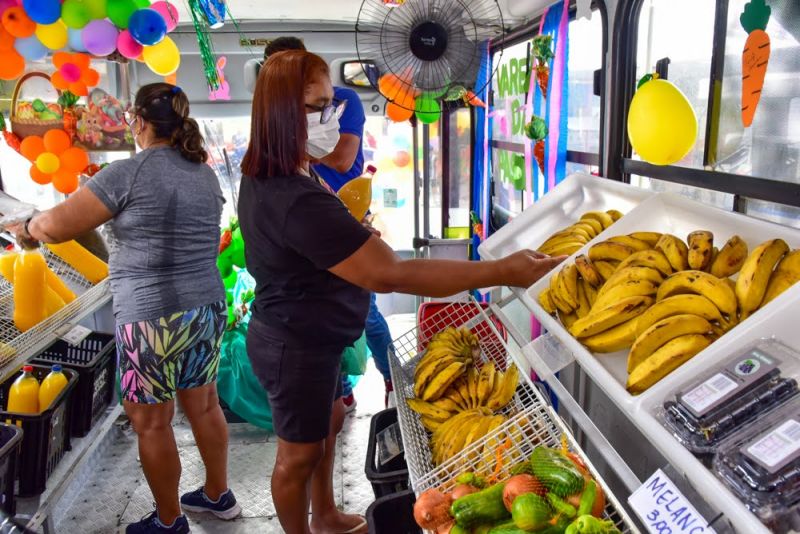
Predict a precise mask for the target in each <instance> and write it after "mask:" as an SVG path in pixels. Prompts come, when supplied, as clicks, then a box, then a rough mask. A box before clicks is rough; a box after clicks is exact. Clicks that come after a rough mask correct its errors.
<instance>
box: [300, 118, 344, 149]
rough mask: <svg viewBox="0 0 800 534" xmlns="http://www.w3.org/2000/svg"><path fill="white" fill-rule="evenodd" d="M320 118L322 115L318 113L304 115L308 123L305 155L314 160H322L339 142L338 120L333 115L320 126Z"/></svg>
mask: <svg viewBox="0 0 800 534" xmlns="http://www.w3.org/2000/svg"><path fill="white" fill-rule="evenodd" d="M321 116H322V113H319V112H317V113H309V114H308V115H306V120H307V121H308V141H307V142H306V153H307V154H308V155H309V156H311V157H312V158H314V159H322V158H324V157H325V156H327V155H328V154H330V153H331V152H333V149H334V148H336V144H337V143H338V142H339V118H338V117H336V115H334V116H333V117H331V120H329V121H328V122H327V123H325V124H320V122H319V120H320V117H321Z"/></svg>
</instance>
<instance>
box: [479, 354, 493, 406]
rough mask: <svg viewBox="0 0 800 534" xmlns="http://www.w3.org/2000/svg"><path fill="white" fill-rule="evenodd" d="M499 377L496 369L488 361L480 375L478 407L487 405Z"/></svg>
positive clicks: (482, 367)
mask: <svg viewBox="0 0 800 534" xmlns="http://www.w3.org/2000/svg"><path fill="white" fill-rule="evenodd" d="M496 377H497V374H496V369H495V367H494V364H493V363H492V362H491V361H488V362H486V363H484V364H483V366H481V371H480V373H479V374H478V405H479V406H484V405H486V401H488V400H489V396H490V395H491V394H492V390H493V389H494V381H495V379H496Z"/></svg>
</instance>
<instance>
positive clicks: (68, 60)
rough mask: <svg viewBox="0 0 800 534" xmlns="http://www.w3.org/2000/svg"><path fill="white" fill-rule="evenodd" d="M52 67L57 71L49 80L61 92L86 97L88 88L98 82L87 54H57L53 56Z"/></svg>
mask: <svg viewBox="0 0 800 534" xmlns="http://www.w3.org/2000/svg"><path fill="white" fill-rule="evenodd" d="M53 65H55V67H56V68H57V69H58V70H57V71H56V72H55V73H53V76H51V78H50V80H51V81H52V82H53V85H54V86H55V87H56V88H57V89H60V90H62V91H69V92H71V93H74V94H76V95H78V96H88V95H89V88H90V87H94V86H95V85H97V84H98V82H99V81H100V75H99V74H98V72H97V71H96V70H94V69H93V68H91V67H90V58H89V56H88V55H87V54H70V53H68V52H57V53H56V54H54V55H53Z"/></svg>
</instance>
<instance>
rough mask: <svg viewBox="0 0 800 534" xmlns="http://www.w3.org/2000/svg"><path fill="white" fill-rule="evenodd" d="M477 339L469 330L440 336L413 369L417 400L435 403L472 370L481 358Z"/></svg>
mask: <svg viewBox="0 0 800 534" xmlns="http://www.w3.org/2000/svg"><path fill="white" fill-rule="evenodd" d="M480 350H481V349H480V341H479V340H478V336H476V335H475V334H473V333H472V332H471V331H470V330H469V329H468V328H453V327H448V328H446V329H444V330H442V331H441V332H438V333H437V334H436V335H435V336H433V339H431V341H430V343H429V344H428V349H427V351H425V354H424V355H423V356H422V358H421V359H420V361H419V362H418V363H417V367H416V368H415V369H414V396H415V397H417V398H419V399H422V400H424V401H435V400H437V399H439V398H441V397H442V395H444V392H445V391H447V389H448V388H449V387H450V386H451V385H452V384H453V382H455V381H456V380H458V379H459V378H460V377H461V376H462V375H464V374H466V372H467V370H468V369H469V368H470V367H471V366H472V363H473V362H474V361H475V358H477V357H478V356H479V355H480Z"/></svg>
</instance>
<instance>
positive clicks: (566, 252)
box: [539, 241, 585, 256]
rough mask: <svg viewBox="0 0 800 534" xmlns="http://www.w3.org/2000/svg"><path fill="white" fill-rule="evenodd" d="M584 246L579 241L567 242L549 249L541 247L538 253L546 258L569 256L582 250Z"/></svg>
mask: <svg viewBox="0 0 800 534" xmlns="http://www.w3.org/2000/svg"><path fill="white" fill-rule="evenodd" d="M584 244H585V243H581V242H580V241H568V242H564V243H559V244H558V245H554V246H551V247H542V248H540V249H539V252H541V253H543V254H547V255H548V256H571V255H572V254H575V253H576V252H578V251H579V250H580V249H581V248H583V245H584Z"/></svg>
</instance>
